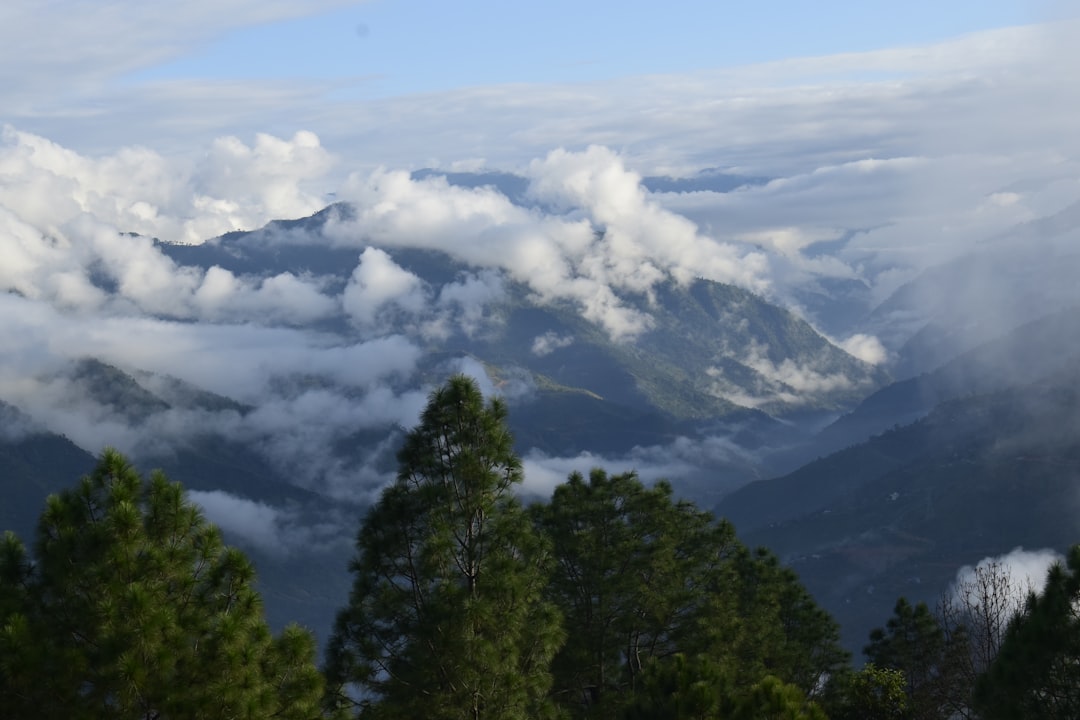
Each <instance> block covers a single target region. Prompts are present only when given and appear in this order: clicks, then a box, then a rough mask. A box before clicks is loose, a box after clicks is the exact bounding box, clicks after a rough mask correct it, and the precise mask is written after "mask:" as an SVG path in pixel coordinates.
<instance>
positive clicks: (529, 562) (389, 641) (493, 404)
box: [327, 376, 562, 719]
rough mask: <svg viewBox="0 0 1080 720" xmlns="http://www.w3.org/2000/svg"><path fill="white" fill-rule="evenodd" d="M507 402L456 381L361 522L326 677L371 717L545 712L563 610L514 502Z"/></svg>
mask: <svg viewBox="0 0 1080 720" xmlns="http://www.w3.org/2000/svg"><path fill="white" fill-rule="evenodd" d="M505 421H506V407H505V405H504V404H503V403H502V402H501V401H500V400H499V399H497V398H496V399H492V400H491V401H490V402H488V403H486V404H485V402H484V399H483V396H482V395H481V393H480V390H479V389H478V388H477V386H476V384H475V383H474V382H473V381H472V380H470V379H469V378H467V377H464V376H456V377H453V378H451V379H450V380H449V381H448V382H447V383H446V385H444V386H443V387H441V388H439V389H438V390H436V391H435V392H433V393H432V395H431V396H430V398H429V401H428V405H427V407H426V408H425V410H424V412H423V414H422V416H421V419H420V424H419V425H418V426H417V427H416V428H414V429H413V430H412V431H411V432H410V433H409V434H408V436H407V437H406V439H405V443H404V446H403V448H402V449H401V451H400V453H399V455H398V460H399V471H398V476H397V480H396V481H395V483H394V484H393V485H391V486H390V487H388V488H386V490H385V491H384V492H383V493H382V496H381V497H380V499H379V501H378V503H377V504H376V505H375V506H374V507H373V508H372V509H371V511H370V512H369V513H368V515H367V517H366V518H365V520H364V522H363V524H362V526H361V528H360V532H359V535H358V538H357V554H356V557H355V559H354V561H353V563H352V565H351V570H352V572H353V573H354V575H355V580H354V585H353V589H352V592H351V595H350V598H349V603H348V605H347V606H346V607H345V608H344V609H343V610H342V611H341V613H340V614H339V615H338V619H337V623H336V625H335V630H334V634H333V637H332V638H331V641H330V645H329V650H328V659H327V672H328V676H329V678H330V680H331V690H332V694H331V697H330V702H331V704H332V705H334V706H335V707H337V708H345V709H347V710H348V709H352V710H357V711H359V712H361V713H362V714H365V715H366V714H370V715H371V716H373V717H425V718H448V719H449V718H525V717H538V716H542V715H544V714H546V713H547V712H548V710H549V709H550V706H549V704H548V701H547V700H546V698H547V692H548V689H549V687H550V683H551V675H550V670H549V666H550V662H551V658H552V656H553V654H554V652H555V650H556V649H557V648H558V646H559V645H560V643H561V642H562V631H561V625H560V621H559V614H558V612H557V610H556V608H555V606H554V605H552V604H551V603H549V602H547V601H546V600H544V598H543V587H544V585H545V584H546V582H547V580H548V576H549V568H550V561H551V558H550V552H549V549H548V546H547V544H546V542H545V540H544V538H543V537H541V536H540V535H539V534H537V533H536V532H534V530H533V528H532V524H531V523H530V522H529V521H528V517H527V516H526V515H525V513H524V510H523V509H522V507H521V506H520V504H519V503H518V502H517V500H516V499H515V498H514V496H513V492H512V489H513V486H514V485H515V484H516V483H519V482H520V481H521V479H522V473H521V462H520V460H519V459H518V458H517V456H516V455H515V454H514V452H513V447H512V438H511V436H510V433H509V431H508V430H507V428H506V424H505Z"/></svg>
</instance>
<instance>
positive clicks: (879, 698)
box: [829, 663, 910, 720]
mask: <svg viewBox="0 0 1080 720" xmlns="http://www.w3.org/2000/svg"><path fill="white" fill-rule="evenodd" d="M836 693H837V695H839V697H838V698H837V699H836V700H835V701H834V702H833V703H832V704H831V705H830V708H829V709H830V713H829V716H830V717H831V718H832V720H865V718H873V719H874V720H907V718H908V717H910V715H909V702H908V694H907V678H906V677H905V676H904V673H903V671H901V670H897V669H895V668H885V667H878V666H877V665H875V664H874V663H867V664H866V665H864V666H863V668H862V669H861V670H859V671H858V672H856V673H851V674H850V675H848V676H847V677H846V678H845V679H844V682H843V686H842V687H840V688H837V689H836Z"/></svg>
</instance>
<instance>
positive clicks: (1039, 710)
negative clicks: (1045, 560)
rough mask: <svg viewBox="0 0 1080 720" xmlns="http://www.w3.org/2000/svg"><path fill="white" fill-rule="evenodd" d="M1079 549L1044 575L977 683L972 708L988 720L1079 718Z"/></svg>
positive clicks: (1079, 547) (1076, 548)
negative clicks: (1042, 585) (1037, 591)
mask: <svg viewBox="0 0 1080 720" xmlns="http://www.w3.org/2000/svg"><path fill="white" fill-rule="evenodd" d="M1078 658H1080V545H1078V546H1074V547H1073V548H1072V550H1070V552H1069V554H1068V557H1067V558H1066V564H1065V565H1062V564H1060V563H1058V564H1055V565H1054V566H1053V567H1051V568H1050V571H1049V572H1048V573H1047V579H1046V587H1045V588H1044V589H1043V591H1042V593H1041V594H1035V593H1030V594H1029V595H1028V598H1027V602H1026V604H1025V606H1024V609H1023V611H1022V612H1021V613H1020V614H1019V615H1017V616H1016V617H1015V618H1014V619H1013V621H1012V622H1011V623H1010V625H1009V627H1008V629H1007V630H1006V632H1005V637H1004V640H1003V641H1002V643H1001V647H1000V650H999V652H998V654H997V657H996V658H995V659H994V661H993V662H992V663H991V664H990V667H989V668H988V669H987V671H986V673H984V674H983V675H982V676H981V677H980V678H979V680H978V682H977V684H976V688H975V707H976V709H977V710H978V712H979V713H980V714H981V715H982V716H983V717H984V718H986V719H987V720H1012V719H1014V718H1035V717H1037V718H1051V719H1056V718H1077V717H1080V661H1078Z"/></svg>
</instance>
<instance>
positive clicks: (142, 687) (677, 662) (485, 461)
mask: <svg viewBox="0 0 1080 720" xmlns="http://www.w3.org/2000/svg"><path fill="white" fill-rule="evenodd" d="M521 480H522V468H521V462H520V459H519V458H518V457H517V456H516V455H515V454H514V452H513V448H512V439H511V437H510V434H509V432H508V430H507V427H506V408H505V406H504V405H503V403H502V402H501V401H500V400H498V399H492V400H489V401H485V400H484V398H483V396H482V395H481V393H480V391H479V389H478V388H477V387H476V385H475V383H473V382H472V381H471V380H469V379H468V378H465V377H461V376H459V377H454V378H452V379H451V380H450V381H449V382H448V383H447V384H446V385H444V386H443V387H441V388H440V389H438V390H436V391H435V392H434V393H433V394H432V395H431V397H430V400H429V403H428V405H427V407H426V409H425V410H424V413H423V415H422V416H421V420H420V423H419V425H418V426H417V427H416V428H415V429H413V430H412V431H411V432H410V433H409V434H408V435H407V437H406V440H405V443H404V445H403V447H402V449H401V451H400V453H399V472H398V476H397V479H396V481H395V482H394V483H393V484H392V485H391V486H390V487H388V488H386V490H385V491H384V492H383V494H382V496H381V498H380V499H379V501H378V502H377V503H376V504H375V505H374V506H373V507H372V508H371V510H370V511H369V513H368V514H367V516H366V517H365V519H364V520H363V522H362V525H361V528H360V531H359V534H358V537H357V546H356V547H357V551H356V556H355V558H354V560H353V561H352V563H351V565H350V571H351V572H352V573H353V576H354V585H353V588H352V592H351V594H350V597H349V600H348V603H347V605H346V606H345V607H344V608H343V609H342V611H341V612H340V614H339V616H338V618H337V622H336V624H335V626H334V631H333V634H332V637H331V638H330V639H329V642H328V647H327V656H326V659H325V663H324V665H323V667H322V668H321V669H320V668H319V667H318V664H317V660H316V658H315V642H314V639H313V637H312V636H311V634H310V633H309V632H308V631H306V630H304V629H301V628H299V627H295V626H292V627H289V628H287V629H285V630H284V631H283V632H282V633H281V634H280V635H276V636H275V635H274V634H273V633H272V632H271V631H270V629H269V627H268V625H267V623H266V621H265V619H264V616H263V612H262V607H261V600H260V598H259V596H258V593H257V592H256V591H255V589H254V585H253V583H254V573H253V570H252V567H251V565H250V563H249V562H248V561H247V559H246V558H245V557H244V556H243V554H242V553H240V552H239V551H237V550H235V549H231V548H228V547H226V546H225V545H223V543H222V541H221V536H220V534H219V532H218V531H217V529H216V528H214V527H213V526H211V525H209V524H207V523H206V522H204V520H203V518H202V516H201V515H200V513H199V512H198V510H197V508H196V507H194V506H193V505H192V504H191V503H190V502H188V501H187V500H186V498H185V497H184V494H183V491H182V489H181V488H180V487H179V485H177V484H175V483H170V482H168V481H167V480H166V479H165V478H164V477H163V476H162V475H161V474H160V473H156V474H153V475H152V476H151V477H150V478H149V480H143V479H142V478H141V477H140V476H139V475H138V474H137V473H136V472H135V470H134V469H133V468H132V467H131V466H130V465H129V464H128V462H127V461H126V460H125V459H124V458H123V457H122V456H121V455H120V454H118V453H116V452H114V451H106V452H105V453H103V455H102V457H101V460H100V462H99V463H98V465H97V467H96V468H95V470H94V471H93V472H92V473H91V474H90V475H89V476H87V477H86V478H84V479H82V480H81V481H80V483H79V485H78V486H77V487H76V488H74V489H73V490H69V491H67V492H64V493H61V494H60V495H57V496H52V497H50V498H49V500H48V502H47V505H46V509H45V511H44V513H43V515H42V517H41V520H40V522H39V527H38V533H37V537H36V541H35V544H34V552H33V556H32V559H31V556H30V554H28V553H27V551H26V550H25V548H24V546H23V544H22V542H21V541H20V540H19V539H18V538H16V537H15V536H14V535H12V534H10V533H8V534H7V536H6V537H5V539H4V542H3V546H2V548H0V553H2V554H0V717H3V718H52V717H55V718H74V719H80V718H87V719H89V718H161V719H165V718H288V719H293V718H296V719H301V718H320V717H354V716H363V717H367V718H388V719H389V718H393V719H398V718H402V719H404V718H432V719H446V720H451V719H455V720H457V719H461V720H464V719H465V718H473V719H480V718H499V719H504V718H505V719H508V720H509V719H518V718H521V719H524V718H560V717H561V718H578V717H580V718H612V719H615V718H627V719H629V720H633V719H636V718H641V719H645V718H701V719H714V718H715V719H728V718H733V719H736V720H738V719H746V720H750V719H754V718H777V719H781V718H783V719H787V720H800V719H815V720H816V719H822V718H826V717H831V718H833V719H834V720H844V719H847V718H850V719H852V720H854V719H855V718H949V717H955V716H961V717H985V718H999V717H1000V718H1006V717H1008V718H1012V717H1070V718H1075V717H1080V712H1078V710H1080V708H1078V706H1077V705H1076V699H1077V698H1080V677H1077V673H1078V670H1077V667H1076V666H1077V662H1076V658H1077V650H1078V649H1080V621H1078V620H1077V619H1076V618H1075V617H1074V613H1073V614H1070V612H1071V611H1072V610H1073V609H1074V608H1075V606H1076V598H1077V597H1078V596H1080V580H1078V579H1077V578H1078V577H1080V550H1078V551H1076V552H1074V553H1073V556H1072V557H1070V560H1069V567H1068V569H1064V568H1057V569H1055V570H1054V571H1053V572H1052V573H1051V578H1050V584H1049V585H1048V589H1047V591H1046V592H1045V593H1044V595H1042V596H1038V597H1036V596H1032V597H1031V598H1030V599H1029V601H1028V604H1027V606H1025V607H1024V608H1023V610H1022V611H1021V612H1018V613H1015V614H1016V619H1015V620H1012V621H1011V623H1010V622H1009V618H1010V617H1011V614H1010V613H1011V611H1010V610H1009V609H1008V606H1006V605H1002V606H1001V608H998V609H1000V612H997V610H996V609H995V608H997V606H994V605H992V603H991V602H990V601H989V599H992V598H996V597H998V596H997V595H993V594H991V593H990V592H989V590H986V591H984V592H982V593H981V594H980V592H979V591H978V588H976V589H975V590H973V592H972V593H970V594H969V595H968V596H966V597H967V598H968V601H965V602H959V603H954V604H952V605H947V606H943V611H942V612H939V613H937V614H934V613H931V612H930V610H929V609H928V608H927V607H926V606H925V605H918V606H914V607H912V606H910V605H909V604H907V603H906V602H905V601H900V603H898V605H897V610H896V615H895V617H894V618H892V619H890V620H889V623H888V624H887V625H886V627H885V628H883V629H881V630H879V631H875V633H874V634H873V635H872V637H871V643H870V646H868V648H867V655H868V658H869V659H870V660H871V663H870V664H868V665H867V666H865V667H864V668H862V669H861V670H859V671H855V670H854V669H853V668H852V667H851V664H850V658H849V656H848V654H847V653H846V652H845V651H844V650H843V649H842V648H841V647H840V645H839V640H838V637H839V633H838V627H837V625H836V623H835V621H834V620H833V619H832V618H831V617H829V616H828V615H827V614H826V613H825V612H824V611H822V610H821V609H820V608H819V607H817V605H816V604H815V603H814V601H813V600H812V598H811V597H810V596H809V594H808V593H807V592H806V590H805V589H804V588H803V587H802V585H801V584H800V583H799V582H798V579H797V578H796V576H795V575H794V573H793V572H792V571H791V570H790V569H787V568H785V567H783V566H782V565H780V563H779V562H778V561H777V559H776V558H775V557H774V556H773V555H771V554H770V553H769V552H767V551H764V550H752V549H750V548H747V547H745V546H744V545H742V544H741V543H740V542H739V541H738V540H737V538H736V536H735V532H734V529H733V528H732V526H731V525H730V524H729V523H727V522H726V521H724V520H718V519H716V518H715V517H713V516H712V514H711V513H708V512H705V511H702V510H701V509H699V508H697V507H696V506H695V505H694V504H693V503H690V502H686V501H680V500H677V499H675V498H674V496H673V493H672V489H671V487H670V485H668V484H666V483H663V482H661V483H658V484H656V485H654V486H652V487H647V486H645V485H644V484H642V483H641V482H640V481H639V480H638V479H637V477H635V476H634V475H633V474H632V473H628V474H621V475H609V474H608V473H606V472H605V471H603V470H600V469H596V470H593V471H592V472H591V473H590V475H589V477H588V478H585V477H583V476H582V475H579V474H573V475H571V476H570V478H569V479H568V481H567V482H566V483H564V484H563V485H561V486H559V487H558V488H556V489H555V491H554V493H553V495H552V498H551V500H550V501H549V502H547V503H536V504H533V505H530V506H525V505H523V504H521V502H520V501H519V500H518V499H517V496H516V494H515V492H514V487H515V485H516V484H518V483H520V482H521ZM983 579H984V580H985V578H983ZM1002 582H1006V581H1003V580H1000V579H998V578H991V580H990V581H989V582H985V583H984V589H992V590H995V591H1001V593H1004V594H1007V592H1011V588H1008V587H1002V585H1001V583H1002ZM995 583H996V584H995ZM1002 596H1004V595H1002ZM980 598H981V600H980ZM980 613H981V617H982V619H983V620H985V623H984V624H983V625H980V624H979V622H978V620H979V618H980ZM995 613H996V614H995ZM991 615H993V616H994V621H995V622H1000V623H1001V624H1000V625H999V626H994V627H995V628H997V629H996V630H993V631H992V632H996V635H993V640H992V642H991V643H990V645H988V644H987V636H986V633H985V632H983V630H985V628H986V627H989V625H987V624H986V623H989V622H990V618H991ZM988 648H989V649H988ZM1070 653H1071V654H1070ZM1070 703H1071V704H1070Z"/></svg>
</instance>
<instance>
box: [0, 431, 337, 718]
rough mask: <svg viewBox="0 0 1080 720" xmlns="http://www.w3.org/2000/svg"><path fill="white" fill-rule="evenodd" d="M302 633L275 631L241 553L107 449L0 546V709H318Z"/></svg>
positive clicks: (130, 712) (80, 712)
mask: <svg viewBox="0 0 1080 720" xmlns="http://www.w3.org/2000/svg"><path fill="white" fill-rule="evenodd" d="M314 654H315V643H314V639H313V638H312V636H311V635H310V634H309V633H307V632H306V631H303V630H301V629H299V628H297V627H290V628H288V629H287V630H285V631H284V633H282V635H280V636H279V637H274V636H273V634H272V633H271V631H270V629H269V626H268V625H267V623H266V621H265V619H264V617H263V611H262V604H261V599H260V597H259V595H258V593H257V592H256V590H255V588H254V571H253V569H252V566H251V564H250V563H249V562H248V561H247V559H246V558H245V557H244V555H243V554H242V553H241V552H240V551H238V550H236V549H233V548H229V547H226V546H225V545H224V544H223V543H222V539H221V535H220V533H219V531H218V530H217V528H215V527H214V526H212V525H209V524H208V523H206V522H205V521H204V519H203V517H202V515H201V513H200V512H199V510H198V508H197V507H195V506H194V505H193V504H191V503H190V502H188V500H187V499H186V497H185V495H184V492H183V490H182V489H181V487H180V486H179V485H177V484H175V483H170V482H169V481H168V480H167V479H166V478H165V476H164V475H162V474H161V473H154V474H153V475H152V476H151V477H150V479H149V480H148V481H147V480H144V479H143V478H141V477H140V476H139V474H138V473H137V472H136V471H135V470H134V468H132V466H131V465H130V464H129V463H128V461H127V460H126V459H125V458H124V457H123V456H121V455H120V454H119V453H117V452H116V451H113V450H106V451H105V452H104V453H103V454H102V456H101V458H100V461H99V462H98V464H97V466H96V468H95V469H94V470H93V472H92V473H91V474H90V475H88V476H87V477H84V478H83V479H82V480H81V481H80V482H79V484H78V485H77V486H76V487H75V488H74V489H73V490H69V491H65V492H63V493H60V494H58V495H53V496H50V497H49V499H48V501H47V504H46V508H45V511H44V513H43V514H42V516H41V519H40V521H39V524H38V530H37V538H36V543H35V545H34V553H33V558H32V559H31V557H30V555H29V554H28V553H27V552H26V550H25V548H24V546H23V544H22V542H21V541H20V540H19V539H18V538H17V537H15V536H14V535H13V534H11V533H8V534H7V535H6V536H5V538H4V541H3V546H2V549H0V716H3V717H8V718H30V717H64V718H72V719H75V720H78V719H81V718H101V717H139V718H176V717H185V718H196V717H198V718H268V717H278V718H290V719H296V720H300V719H301V718H313V717H317V716H318V713H319V700H320V697H321V693H322V680H321V676H320V674H319V672H318V669H317V668H316V666H315V663H314Z"/></svg>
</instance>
